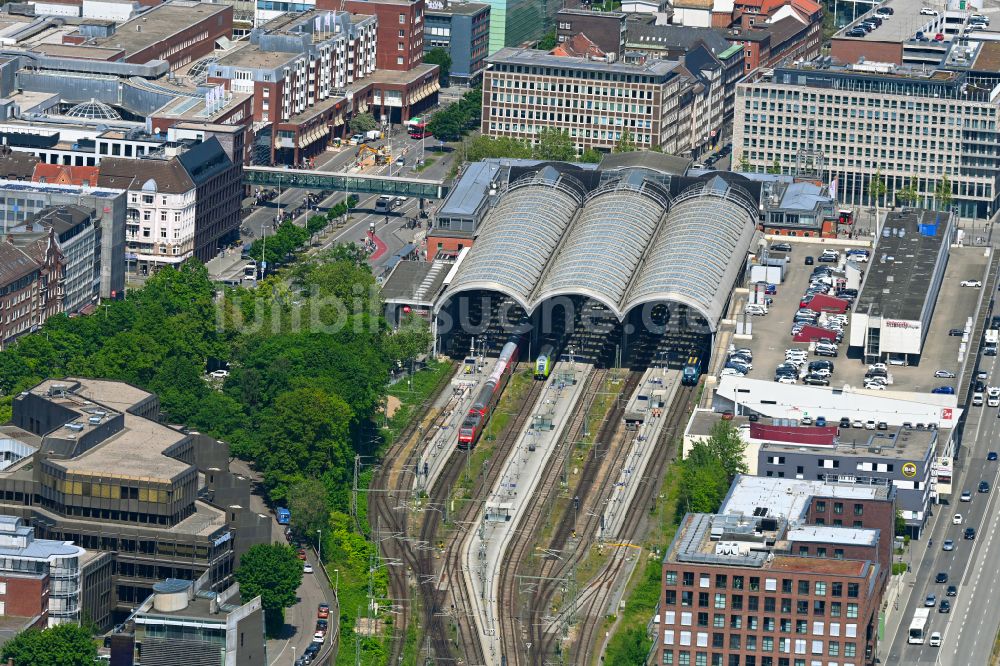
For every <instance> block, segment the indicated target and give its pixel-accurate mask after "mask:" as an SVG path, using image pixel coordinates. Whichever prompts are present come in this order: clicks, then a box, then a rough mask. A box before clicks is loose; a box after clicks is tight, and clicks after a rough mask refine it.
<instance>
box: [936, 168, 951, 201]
mask: <svg viewBox="0 0 1000 666" xmlns="http://www.w3.org/2000/svg"><path fill="white" fill-rule="evenodd" d="M934 199H935V200H936V201H937V206H938V210H948V209H949V208H951V202H952V193H951V181H950V180H948V176H947V175H944V176H941V180H939V181H938V183H937V185H936V186H935V187H934Z"/></svg>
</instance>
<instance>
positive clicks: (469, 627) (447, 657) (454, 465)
mask: <svg viewBox="0 0 1000 666" xmlns="http://www.w3.org/2000/svg"><path fill="white" fill-rule="evenodd" d="M541 391H542V384H541V383H540V382H537V383H535V382H533V383H532V384H531V385H530V387H529V389H528V390H527V391H526V392H525V394H524V396H523V397H521V398H520V399H519V400H518V402H517V404H516V405H514V406H513V411H514V413H515V417H514V419H513V420H512V421H511V422H510V424H509V425H508V427H507V429H506V430H505V431H504V432H502V433H500V436H499V437H498V438H497V440H496V443H495V445H494V453H493V459H495V460H497V459H504V458H506V457H507V455H508V454H509V452H510V449H511V447H512V446H513V445H514V442H515V441H516V440H517V434H518V432H520V430H521V428H523V426H524V423H525V422H526V420H527V419H528V417H529V416H530V414H531V409H530V406H531V405H533V404H534V403H535V402H536V401H537V400H538V397H539V395H540V394H541ZM418 454H419V449H418V450H417V451H416V453H415V454H413V455H411V457H410V461H409V463H403V465H405V467H406V469H407V470H412V469H414V468H413V466H412V462H413V460H415V458H414V457H413V456H415V455H418ZM465 456H466V454H465V453H463V452H460V451H458V450H456V451H454V452H453V453H452V454H451V455H450V457H449V459H448V461H447V462H446V463H445V467H444V469H443V470H442V472H441V474H440V476H439V477H438V479H437V481H436V482H435V484H434V486H433V487H432V488H431V489H430V493H429V494H428V498H427V501H426V502H425V504H424V508H425V510H424V511H423V512H422V520H421V522H420V530H419V537H418V540H417V543H416V548H414V547H413V545H414V544H412V543H410V542H409V541H408V540H406V541H403V540H399V539H390V540H387V541H386V542H383V543H384V545H386V546H387V547H386V548H385V550H386V551H392V550H393V545H389V544H390V542H395V544H394V545H396V546H398V547H399V548H398V551H396V552H401V553H402V554H401V555H400V559H402V560H403V562H404V563H405V564H406V569H407V570H409V571H412V572H413V575H414V576H415V578H416V581H417V590H419V592H420V595H421V598H422V600H423V620H424V621H423V626H424V634H425V636H427V637H428V640H427V641H426V642H427V644H428V645H429V647H430V649H431V650H432V651H433V658H434V659H435V660H436V661H437V662H448V661H452V660H453V657H452V652H453V650H454V649H455V648H456V647H461V648H462V650H463V652H464V654H465V655H466V661H465V663H467V664H479V663H482V659H483V657H482V648H481V646H480V644H479V640H478V635H477V632H476V629H475V625H474V623H471V622H470V621H467V618H462V617H460V616H458V615H457V613H456V610H455V609H464V608H471V599H469V597H468V595H469V591H468V590H467V589H466V588H465V584H464V579H463V577H462V565H461V555H460V553H461V544H462V542H463V541H464V537H465V533H464V532H463V531H461V530H456V531H455V532H454V533H452V534H451V535H450V536H449V538H448V540H447V543H446V546H445V548H444V552H445V560H446V563H447V568H446V570H445V572H444V573H445V574H446V575H447V576H448V580H449V585H448V586H447V588H448V589H440V588H439V585H438V583H439V581H440V576H439V573H438V571H437V568H438V567H437V565H436V560H437V558H436V557H435V552H436V546H435V540H436V539H437V538H438V533H439V531H440V529H441V524H442V522H443V520H444V515H445V513H446V512H447V510H448V504H449V500H450V498H451V493H452V490H453V488H454V485H455V483H456V481H458V479H459V477H460V476H461V472H462V466H463V465H464V464H465ZM387 457H388V456H387ZM397 466H399V465H398V464H397ZM501 468H502V466H501V465H490V466H489V467H488V468H487V470H486V474H485V475H483V474H480V475H479V477H478V478H477V479H476V482H475V484H474V486H473V490H472V494H471V497H470V498H469V502H468V503H467V504H466V505H465V506H464V507H463V509H462V510H461V511H460V512H459V513H458V515H456V516H453V522H454V523H456V524H458V525H461V524H463V523H467V522H468V521H469V520H471V518H472V517H473V516H474V515H475V513H476V512H477V511H478V510H479V503H478V501H477V500H478V499H479V498H480V497H481V496H482V495H483V494H484V493H485V492H486V490H487V489H488V488H490V487H492V485H493V483H494V482H495V480H496V476H497V475H498V474H499V473H500V470H501ZM409 473H410V474H412V471H410V472H409ZM399 483H405V484H407V485H404V486H402V487H405V488H409V485H408V484H410V483H412V477H405V478H403V477H400V478H399V480H398V481H397V486H396V487H400V486H399V485H398V484H399ZM381 504H382V506H384V505H385V504H386V503H385V502H383V503H381ZM380 508H381V507H380ZM389 512H390V513H399V512H392V511H391V507H390V508H389ZM404 513H405V512H404ZM383 514H384V509H383ZM398 527H399V523H398V522H397V523H395V524H394V526H393V528H392V529H394V531H396V532H397V533H400V534H405V525H404V529H403V530H396V529H395V528H398ZM387 555H388V556H390V557H393V556H395V555H393V554H392V553H391V552H387ZM399 577H401V578H402V579H403V587H402V588H401V591H402V592H403V593H405V592H406V581H405V572H404V573H403V575H402V576H397V578H399ZM391 582H392V579H390V583H391ZM449 590H450V591H451V592H452V593H453V595H454V596H455V597H456V598H455V599H453V601H452V604H451V606H450V607H449V605H448V603H447V597H448V592H449ZM449 616H450V617H451V618H452V619H453V620H454V622H455V626H456V627H457V629H458V635H459V639H458V641H452V640H451V638H450V632H449V630H448V626H447V620H446V618H447V617H449ZM401 619H402V618H401ZM397 623H399V621H398V620H397ZM405 630H406V625H405V624H403V625H402V626H401V627H399V626H397V631H396V636H397V637H399V636H405ZM397 643H398V645H399V646H400V647H399V650H398V651H397V650H392V651H390V657H391V658H390V660H389V662H388V663H398V660H399V657H400V656H401V652H402V641H397ZM394 645H395V644H394ZM470 655H471V656H470ZM425 656H426V657H430V656H431V655H425Z"/></svg>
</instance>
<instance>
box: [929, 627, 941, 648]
mask: <svg viewBox="0 0 1000 666" xmlns="http://www.w3.org/2000/svg"><path fill="white" fill-rule="evenodd" d="M928 642H929V643H930V646H931V647H941V632H940V631H933V632H931V637H930V640H929V641H928Z"/></svg>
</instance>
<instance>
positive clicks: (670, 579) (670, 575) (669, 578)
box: [666, 571, 677, 585]
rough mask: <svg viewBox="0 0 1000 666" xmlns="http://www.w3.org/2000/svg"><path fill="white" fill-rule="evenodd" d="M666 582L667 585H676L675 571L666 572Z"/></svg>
mask: <svg viewBox="0 0 1000 666" xmlns="http://www.w3.org/2000/svg"><path fill="white" fill-rule="evenodd" d="M666 582H667V585H676V584H677V572H676V571H668V572H667V575H666Z"/></svg>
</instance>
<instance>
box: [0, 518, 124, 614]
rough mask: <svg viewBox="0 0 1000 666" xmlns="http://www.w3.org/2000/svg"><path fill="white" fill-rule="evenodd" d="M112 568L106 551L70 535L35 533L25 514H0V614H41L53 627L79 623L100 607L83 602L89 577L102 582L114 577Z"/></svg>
mask: <svg viewBox="0 0 1000 666" xmlns="http://www.w3.org/2000/svg"><path fill="white" fill-rule="evenodd" d="M112 569H113V567H112V566H111V557H110V556H108V555H107V554H105V553H92V552H89V551H86V550H84V549H83V548H80V547H79V546H77V545H74V544H73V543H72V542H70V541H52V540H50V539H36V538H35V530H34V528H32V527H28V526H27V525H25V524H24V521H23V520H22V519H20V518H16V517H14V516H3V515H0V615H14V616H18V617H34V616H35V615H36V614H41V615H42V616H43V617H44V618H45V622H44V624H45V625H46V626H49V627H54V626H56V625H57V624H65V623H70V622H72V623H79V622H80V621H81V620H83V619H84V618H90V617H93V615H92V613H95V612H96V613H98V614H100V613H101V609H100V608H99V604H98V607H88V606H87V605H85V604H84V592H83V582H84V579H85V578H86V579H87V580H88V581H90V582H91V583H92V584H93V585H95V586H97V587H98V588H99V587H100V586H101V579H102V578H103V579H104V580H105V581H110V579H111V572H112ZM94 591H99V589H95V590H94ZM88 598H94V599H97V600H99V598H100V597H99V595H98V596H93V595H91V596H90V597H88ZM98 617H100V615H98Z"/></svg>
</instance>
